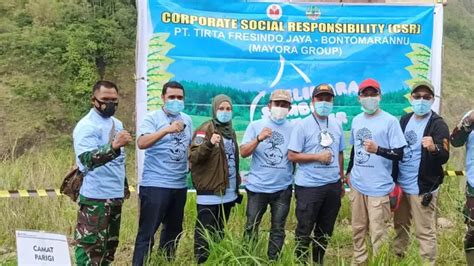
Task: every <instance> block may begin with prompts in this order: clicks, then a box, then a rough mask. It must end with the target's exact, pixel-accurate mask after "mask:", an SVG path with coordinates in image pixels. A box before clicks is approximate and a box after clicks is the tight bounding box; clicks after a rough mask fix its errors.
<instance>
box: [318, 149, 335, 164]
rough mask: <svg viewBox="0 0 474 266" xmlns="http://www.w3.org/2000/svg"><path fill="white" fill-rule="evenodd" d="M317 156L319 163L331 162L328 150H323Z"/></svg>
mask: <svg viewBox="0 0 474 266" xmlns="http://www.w3.org/2000/svg"><path fill="white" fill-rule="evenodd" d="M317 155H318V161H320V162H321V163H324V164H328V163H330V162H331V160H332V154H331V152H330V151H328V150H323V151H322V152H320V153H318V154H317Z"/></svg>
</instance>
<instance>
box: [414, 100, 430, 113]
mask: <svg viewBox="0 0 474 266" xmlns="http://www.w3.org/2000/svg"><path fill="white" fill-rule="evenodd" d="M432 104H433V102H431V101H430V100H425V99H419V100H412V101H411V107H412V108H413V112H414V113H415V114H416V115H418V116H424V115H426V114H427V113H429V112H430V111H431V105H432Z"/></svg>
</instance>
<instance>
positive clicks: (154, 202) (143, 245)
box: [133, 187, 187, 266]
mask: <svg viewBox="0 0 474 266" xmlns="http://www.w3.org/2000/svg"><path fill="white" fill-rule="evenodd" d="M186 194H187V188H180V189H173V188H160V187H140V194H139V196H140V220H139V223H138V233H137V238H136V240H135V250H134V252H133V265H139V266H141V265H143V264H144V262H145V261H146V258H147V256H148V255H149V254H150V253H151V251H152V249H153V245H154V243H155V241H154V239H155V233H156V230H158V227H160V225H161V224H162V229H161V234H160V246H159V249H160V250H162V251H163V252H164V253H165V255H166V257H167V258H168V259H172V258H173V257H174V253H175V251H176V247H177V246H178V241H179V238H180V236H181V232H182V231H183V215H184V205H185V204H186Z"/></svg>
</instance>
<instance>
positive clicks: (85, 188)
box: [73, 109, 125, 199]
mask: <svg viewBox="0 0 474 266" xmlns="http://www.w3.org/2000/svg"><path fill="white" fill-rule="evenodd" d="M113 126H114V127H115V132H114V134H113V135H115V134H117V133H118V132H120V131H122V130H123V125H122V122H120V121H119V120H118V119H116V118H114V117H111V118H103V117H102V116H100V115H99V114H98V113H97V111H96V110H95V109H91V110H90V111H89V113H88V114H87V115H86V116H84V117H83V118H82V119H81V120H80V121H79V123H77V125H76V127H75V128H74V132H73V139H74V152H75V154H76V164H77V166H78V167H79V170H80V171H81V172H83V173H84V180H83V183H82V186H81V190H80V191H79V193H80V194H81V195H82V196H84V197H87V198H92V199H114V198H123V196H124V182H125V149H124V148H123V147H122V148H120V151H121V152H120V155H119V156H118V157H117V158H115V159H114V160H112V161H110V162H108V163H106V164H105V165H102V166H99V167H97V168H95V169H93V170H90V169H86V168H85V166H83V165H82V164H81V162H80V160H79V155H81V154H83V153H84V152H88V151H93V150H95V149H98V148H99V147H100V146H103V145H105V144H108V143H111V142H112V141H111V140H110V131H111V130H112V127H113Z"/></svg>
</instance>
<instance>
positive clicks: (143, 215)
mask: <svg viewBox="0 0 474 266" xmlns="http://www.w3.org/2000/svg"><path fill="white" fill-rule="evenodd" d="M161 97H162V99H163V102H164V106H163V108H162V109H160V110H156V111H153V112H150V113H148V114H147V115H146V116H145V118H144V119H143V122H142V123H141V125H140V127H139V129H138V132H139V135H140V136H139V137H138V141H137V145H138V148H140V149H145V161H144V166H143V173H142V180H141V181H140V190H139V191H140V194H139V196H140V220H139V225H138V233H137V238H136V241H135V250H134V254H133V265H143V264H144V263H145V260H146V258H147V257H148V255H149V253H150V252H151V250H152V248H153V244H154V237H155V233H156V230H157V229H158V227H159V226H160V225H161V224H162V230H161V235H160V246H159V249H161V250H163V251H164V253H165V255H166V256H167V258H168V259H173V258H174V254H175V251H176V247H177V245H178V241H179V238H180V235H181V232H182V231H183V215H184V205H185V203H186V193H187V184H186V174H187V173H188V169H189V167H188V147H189V145H190V144H191V136H192V122H191V118H190V117H189V116H188V115H187V114H185V113H183V112H182V111H183V109H184V88H183V86H182V85H181V84H180V83H178V82H175V81H170V82H167V83H165V84H164V85H163V91H162V96H161Z"/></svg>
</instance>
